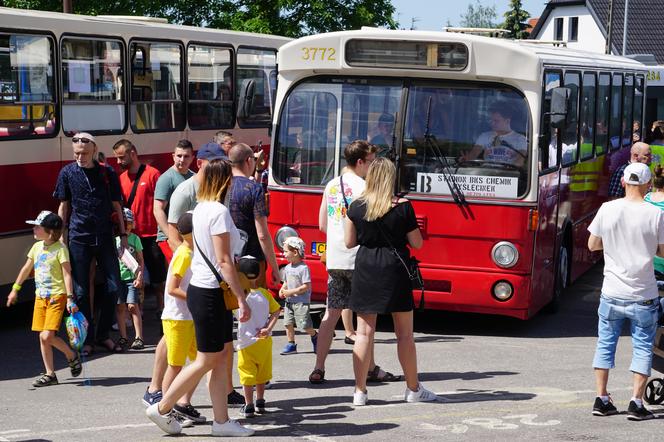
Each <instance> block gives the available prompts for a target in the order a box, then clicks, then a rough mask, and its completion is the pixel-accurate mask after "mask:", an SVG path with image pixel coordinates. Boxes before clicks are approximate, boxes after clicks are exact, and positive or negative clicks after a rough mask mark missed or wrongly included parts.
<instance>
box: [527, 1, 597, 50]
mask: <svg viewBox="0 0 664 442" xmlns="http://www.w3.org/2000/svg"><path fill="white" fill-rule="evenodd" d="M559 17H563V38H562V40H563V41H565V42H568V40H569V23H570V19H569V18H570V17H579V32H578V41H576V42H568V43H567V47H568V48H571V49H580V50H584V51H591V52H598V53H601V54H603V53H604V46H605V39H604V36H603V35H602V33H601V31H600V29H599V27H598V26H597V24H596V23H595V19H594V18H593V16H592V15H590V12H589V11H588V8H586V7H585V6H559V7H557V8H554V9H553V11H551V14H549V17H548V18H547V20H546V22H545V23H544V25H543V26H542V28H541V29H540V32H539V35H538V36H537V39H538V40H554V38H553V37H554V32H555V19H556V18H559Z"/></svg>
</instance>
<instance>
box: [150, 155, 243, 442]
mask: <svg viewBox="0 0 664 442" xmlns="http://www.w3.org/2000/svg"><path fill="white" fill-rule="evenodd" d="M230 179H231V166H230V164H229V163H228V162H226V161H220V162H219V163H210V164H208V166H207V167H206V168H205V171H204V175H203V180H202V182H201V185H200V188H199V190H198V194H197V199H198V205H197V206H196V208H195V209H194V214H193V227H194V229H193V234H194V241H195V248H194V256H193V259H192V263H191V271H192V277H191V281H190V283H189V288H188V289H187V306H188V307H189V311H190V312H191V316H192V318H193V320H194V328H195V330H196V345H197V347H198V353H197V355H196V360H195V361H194V362H193V363H192V364H191V365H189V366H187V367H185V369H184V370H182V372H181V373H180V374H179V375H178V377H177V378H175V380H174V381H173V383H172V384H171V387H170V388H169V389H168V391H167V392H166V394H165V395H164V397H163V398H162V400H161V401H160V402H159V403H157V404H154V405H152V406H150V407H148V410H147V412H146V413H147V415H148V417H149V418H150V419H151V420H152V421H153V422H154V423H156V424H157V426H159V428H161V429H162V430H164V431H165V432H167V433H169V434H177V433H180V432H181V431H182V428H181V425H180V423H179V422H178V421H177V420H175V419H174V418H173V417H172V416H171V413H170V411H171V409H172V407H173V406H174V405H175V403H176V401H177V400H178V398H180V397H181V396H182V395H183V394H184V393H185V392H187V391H190V390H191V388H193V387H194V386H195V385H197V384H198V382H199V381H200V379H201V377H203V375H204V374H205V373H207V372H208V371H210V372H211V373H210V384H209V385H210V399H211V400H212V409H213V414H214V421H213V422H212V435H213V436H250V435H251V434H253V432H254V430H251V429H249V428H245V427H243V426H242V425H240V424H239V423H238V422H237V421H235V420H231V419H229V418H228V404H227V393H228V392H227V391H226V364H227V363H228V362H227V352H229V351H230V352H232V351H233V348H232V341H233V317H232V314H231V312H230V311H229V310H226V306H225V304H224V299H223V296H222V292H221V290H220V289H219V281H217V278H216V276H215V272H213V271H212V269H211V268H210V267H209V266H208V264H207V263H206V262H205V259H204V258H203V256H202V255H203V254H204V255H205V256H206V257H207V258H208V259H209V261H210V263H211V264H212V265H213V266H214V268H215V270H216V272H217V273H220V274H221V276H222V278H223V280H224V281H226V282H227V283H228V285H229V286H230V288H231V290H232V291H233V293H234V294H235V296H236V297H237V299H238V305H239V312H238V319H239V320H240V322H245V321H247V320H249V318H250V317H251V309H250V308H249V306H248V305H247V303H246V300H245V295H244V291H243V290H242V287H241V286H240V280H239V278H238V274H237V271H236V269H235V262H234V258H233V248H234V247H235V248H239V247H241V245H242V244H241V239H240V234H239V232H238V230H237V228H236V227H235V224H233V220H232V219H231V215H230V212H229V211H228V209H227V208H226V207H225V206H224V205H223V204H221V203H220V202H219V201H223V200H224V196H225V194H226V191H227V190H228V188H229V183H230Z"/></svg>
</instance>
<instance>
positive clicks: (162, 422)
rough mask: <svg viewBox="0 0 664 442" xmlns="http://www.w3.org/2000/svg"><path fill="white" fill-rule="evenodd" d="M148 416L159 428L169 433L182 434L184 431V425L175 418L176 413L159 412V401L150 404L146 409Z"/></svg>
mask: <svg viewBox="0 0 664 442" xmlns="http://www.w3.org/2000/svg"><path fill="white" fill-rule="evenodd" d="M145 414H146V415H147V417H148V418H149V419H150V420H151V421H152V422H154V423H155V424H157V426H158V427H159V428H161V430H162V431H163V432H165V433H168V434H180V433H181V432H182V425H180V422H178V420H177V419H176V418H175V414H174V413H172V412H168V413H166V414H159V403H156V404H152V405H150V406H149V407H148V408H147V410H145Z"/></svg>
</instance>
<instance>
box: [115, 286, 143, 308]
mask: <svg viewBox="0 0 664 442" xmlns="http://www.w3.org/2000/svg"><path fill="white" fill-rule="evenodd" d="M122 282H123V284H125V286H126V289H125V290H120V293H118V304H141V299H140V296H139V293H140V289H137V288H136V287H134V282H133V281H122Z"/></svg>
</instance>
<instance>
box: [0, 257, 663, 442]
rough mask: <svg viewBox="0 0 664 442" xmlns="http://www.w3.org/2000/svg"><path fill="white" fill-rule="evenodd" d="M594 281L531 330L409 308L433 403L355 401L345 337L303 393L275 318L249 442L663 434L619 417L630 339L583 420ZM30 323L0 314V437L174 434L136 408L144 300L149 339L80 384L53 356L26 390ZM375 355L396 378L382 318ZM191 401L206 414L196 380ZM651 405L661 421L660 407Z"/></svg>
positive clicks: (307, 362)
mask: <svg viewBox="0 0 664 442" xmlns="http://www.w3.org/2000/svg"><path fill="white" fill-rule="evenodd" d="M600 285H601V267H600V266H597V267H596V268H594V269H593V270H592V271H591V272H589V273H588V274H586V275H585V276H584V277H582V278H581V279H580V280H579V281H577V282H576V283H575V284H574V285H573V286H572V287H570V288H569V289H568V290H567V291H566V293H565V295H564V297H563V301H562V305H561V310H560V311H559V312H558V313H557V314H554V315H543V314H542V315H538V316H536V317H535V318H533V319H531V320H530V321H527V322H524V321H519V320H515V319H510V318H503V317H495V316H486V315H471V314H459V313H448V312H425V313H419V314H416V316H415V329H416V342H417V351H418V361H419V369H420V373H421V381H422V382H423V384H424V385H425V386H426V387H427V388H429V389H430V390H432V391H434V392H436V393H437V395H438V397H439V400H438V402H436V403H425V404H407V403H405V402H404V401H403V393H404V388H405V385H404V383H403V382H399V383H383V384H375V385H370V387H369V390H368V391H369V405H368V406H365V407H358V408H355V407H353V405H352V393H353V373H352V347H351V346H349V345H347V344H344V342H343V331H341V329H338V330H337V337H336V339H335V341H334V343H333V346H332V352H331V355H330V356H329V358H328V362H327V367H326V378H327V379H328V380H327V382H326V383H324V384H322V385H319V386H313V385H310V384H309V382H308V381H307V379H308V375H309V373H310V372H311V370H312V368H313V363H314V355H313V353H312V352H311V343H310V342H309V338H308V337H307V336H306V335H303V334H300V335H298V336H297V341H298V343H299V348H298V349H299V353H298V354H295V355H289V356H281V355H279V350H280V349H281V348H282V347H283V345H284V344H285V342H286V340H285V333H284V330H283V327H282V323H281V321H280V322H279V323H278V325H277V327H275V334H274V348H273V353H274V359H273V361H274V362H273V367H274V380H273V382H272V384H273V387H272V388H271V389H270V390H268V391H267V393H266V399H267V408H268V413H267V414H266V415H264V416H261V417H256V418H253V419H241V421H242V422H243V423H246V424H248V425H250V426H251V427H252V428H255V429H256V430H257V431H256V435H255V436H254V437H253V439H254V440H273V439H300V440H310V441H335V440H344V439H349V438H355V439H357V438H360V439H362V440H381V441H385V440H412V439H417V440H460V439H463V440H480V439H482V440H570V441H577V440H608V439H612V440H642V441H645V440H662V434H663V433H664V425H662V421H660V420H659V419H658V420H653V421H648V422H631V421H628V420H627V419H626V415H625V414H624V411H625V410H626V408H627V404H628V402H629V399H630V396H631V382H632V379H631V373H630V372H629V371H628V367H629V361H630V358H631V344H630V340H629V337H623V338H622V339H621V341H620V344H619V347H618V353H617V357H616V365H617V368H616V369H615V370H612V372H611V379H610V381H609V387H610V389H609V390H610V391H611V393H612V397H613V400H614V402H615V404H616V406H617V407H618V409H619V410H621V411H622V412H623V414H620V415H617V416H611V417H604V418H601V417H595V416H592V415H591V409H592V402H593V399H594V397H595V392H594V378H593V372H592V368H591V364H592V357H593V351H594V345H595V340H596V330H597V317H596V309H597V304H598V300H599V287H600ZM319 307H320V306H319ZM30 315H31V306H23V307H19V308H17V309H16V310H12V311H9V312H7V311H3V312H1V313H0V344H1V347H0V398H2V400H1V401H0V442H3V441H95V442H101V441H115V440H129V441H153V440H164V438H167V437H169V436H166V435H164V434H163V433H162V432H161V431H160V430H159V429H158V428H157V427H155V426H154V425H153V424H152V423H151V422H150V421H149V420H148V419H147V418H146V417H145V408H144V407H143V405H142V403H141V397H142V395H143V392H144V390H145V388H146V386H147V383H148V382H149V377H150V373H151V367H152V360H153V352H154V344H156V342H157V339H158V333H159V329H158V322H157V320H156V318H155V312H154V309H151V308H150V304H148V308H146V311H145V323H146V329H147V333H146V335H147V336H146V342H147V344H152V345H147V347H146V349H145V350H143V351H137V352H136V351H130V352H127V353H124V354H108V353H99V352H98V353H96V354H94V355H93V356H92V357H90V358H89V360H87V361H86V362H85V364H84V372H83V375H82V376H81V377H79V378H71V377H70V376H69V370H68V369H67V368H66V364H65V360H64V357H63V356H62V355H60V354H58V355H56V361H57V368H58V371H57V374H58V378H59V380H60V384H59V385H57V386H51V387H44V388H40V389H35V388H33V387H32V386H31V383H32V380H33V379H34V378H35V377H36V376H37V375H38V374H39V372H40V370H42V363H41V357H40V353H39V343H38V339H37V334H36V333H34V332H31V331H30V319H31V316H30ZM626 334H627V331H625V333H623V336H626ZM375 352H376V360H377V362H378V364H379V365H381V366H382V367H383V368H385V369H386V370H388V371H391V372H393V373H395V374H399V373H401V369H400V367H399V364H398V360H397V356H396V341H395V337H394V333H393V332H392V326H391V320H390V319H389V318H388V317H386V318H381V320H380V321H379V325H378V332H377V334H376V348H375ZM653 375H654V376H658V377H662V376H663V375H662V374H661V373H657V372H653ZM238 384H239V383H238V382H237V376H236V385H238ZM238 391H240V390H238ZM193 403H194V405H195V406H196V407H197V408H198V409H199V410H200V411H201V412H202V413H203V414H204V415H206V416H207V417H208V418H211V415H212V410H211V406H210V400H209V397H208V394H207V390H206V388H205V384H204V383H201V385H200V386H199V388H198V390H197V392H196V394H195V396H194V401H193ZM650 409H651V410H653V411H654V412H655V413H656V415H657V417H659V418H664V408H663V407H661V406H652V407H650ZM231 417H234V418H239V409H231ZM184 434H186V437H187V440H192V441H195V440H202V439H206V438H208V437H209V435H210V425H209V423H208V424H203V425H198V426H195V427H193V428H187V429H185V430H184Z"/></svg>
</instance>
